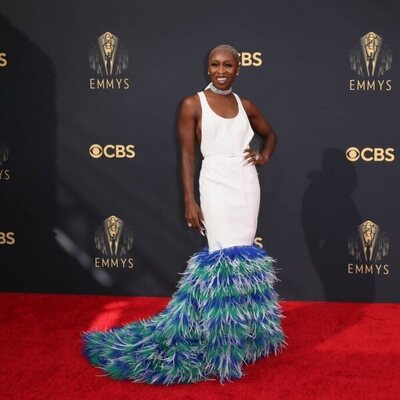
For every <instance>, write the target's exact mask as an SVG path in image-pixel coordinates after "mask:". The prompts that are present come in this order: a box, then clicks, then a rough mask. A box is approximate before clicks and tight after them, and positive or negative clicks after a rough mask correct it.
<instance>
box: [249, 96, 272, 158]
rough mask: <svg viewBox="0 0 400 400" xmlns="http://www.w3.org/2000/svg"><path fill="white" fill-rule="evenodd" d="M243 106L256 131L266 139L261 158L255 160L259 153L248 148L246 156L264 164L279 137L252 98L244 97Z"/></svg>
mask: <svg viewBox="0 0 400 400" xmlns="http://www.w3.org/2000/svg"><path fill="white" fill-rule="evenodd" d="M242 104H243V107H244V109H245V111H246V113H247V116H248V118H249V121H250V124H251V127H252V128H253V129H254V131H255V132H256V133H257V134H258V135H260V136H261V137H262V138H263V139H264V148H263V149H262V151H261V153H260V155H261V158H260V159H259V160H257V161H254V156H255V155H256V154H257V152H256V151H255V150H252V149H248V150H246V152H247V153H248V154H247V155H246V156H245V158H246V159H247V160H248V162H249V163H253V164H259V165H264V164H266V163H267V162H268V161H269V159H270V158H271V156H272V154H273V152H274V150H275V147H276V143H277V138H276V134H275V132H274V130H273V129H272V127H271V125H270V124H269V122H268V121H267V120H266V119H265V118H264V116H263V115H262V113H261V111H260V110H259V109H258V108H257V107H256V105H255V104H254V103H252V102H251V101H250V100H247V99H242Z"/></svg>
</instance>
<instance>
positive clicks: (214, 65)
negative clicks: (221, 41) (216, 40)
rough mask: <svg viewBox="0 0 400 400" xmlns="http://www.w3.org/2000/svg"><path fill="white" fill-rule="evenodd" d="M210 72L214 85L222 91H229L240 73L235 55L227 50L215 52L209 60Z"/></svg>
mask: <svg viewBox="0 0 400 400" xmlns="http://www.w3.org/2000/svg"><path fill="white" fill-rule="evenodd" d="M208 72H209V74H210V80H211V82H212V83H213V85H214V86H215V87H216V88H218V89H221V90H226V89H229V88H230V87H231V86H232V84H233V81H234V80H235V78H236V75H237V73H238V72H239V65H238V62H237V59H236V58H235V56H234V54H232V52H230V51H229V50H226V49H219V50H215V51H214V52H213V53H212V54H211V56H210V58H209V60H208Z"/></svg>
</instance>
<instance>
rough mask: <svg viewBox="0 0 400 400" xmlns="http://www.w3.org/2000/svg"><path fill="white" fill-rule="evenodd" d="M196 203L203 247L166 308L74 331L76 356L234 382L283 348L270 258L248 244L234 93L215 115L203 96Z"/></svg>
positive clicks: (249, 182)
mask: <svg viewBox="0 0 400 400" xmlns="http://www.w3.org/2000/svg"><path fill="white" fill-rule="evenodd" d="M198 96H199V98H200V102H201V108H202V123H201V130H202V139H201V152H202V155H203V157H204V159H203V161H202V167H201V172H200V181H199V188H200V205H201V209H202V212H203V216H204V223H205V227H206V234H207V240H208V248H205V249H203V250H202V251H200V252H198V253H195V254H194V255H193V256H192V257H191V258H190V259H189V261H188V265H187V268H186V270H185V272H184V273H183V276H182V278H181V280H180V281H179V283H178V285H177V290H176V291H175V293H174V294H173V295H172V298H171V300H170V302H169V303H168V305H167V306H166V308H165V309H164V310H163V311H161V312H160V313H159V314H157V315H155V316H153V317H150V318H148V319H145V320H140V321H136V322H132V323H130V324H127V325H125V326H123V327H117V328H114V329H111V330H108V331H105V332H101V331H93V332H86V333H83V335H82V337H83V341H84V354H85V355H86V357H87V358H88V359H89V361H90V362H91V363H92V364H94V365H95V366H97V367H99V368H101V369H103V370H104V371H105V372H106V374H108V375H109V376H111V377H112V378H115V379H129V380H133V381H137V382H147V383H151V384H166V385H169V384H173V383H184V382H197V381H200V380H206V379H213V378H217V379H219V380H220V381H221V382H224V381H226V380H232V379H237V378H240V377H241V376H242V375H243V370H242V368H243V365H244V364H248V363H253V362H255V361H256V360H257V359H259V358H260V357H264V356H268V355H269V354H271V353H274V354H277V353H278V351H280V350H282V349H283V348H284V347H285V346H286V341H285V335H284V333H283V331H282V327H281V320H282V318H283V315H282V312H281V307H280V305H279V302H278V294H277V293H276V291H275V290H274V288H273V285H274V284H275V282H276V281H277V278H276V273H275V270H274V267H273V261H274V260H273V259H272V258H271V257H269V256H268V255H267V254H266V252H265V251H264V250H263V249H261V248H259V247H257V246H255V245H254V244H253V241H254V237H255V233H256V228H257V216H258V210H259V202H260V188H259V182H258V176H257V171H256V168H255V166H253V165H246V164H245V163H244V159H243V156H244V153H243V151H244V150H245V149H246V148H248V147H249V143H250V140H251V138H252V137H253V135H254V132H253V130H252V128H251V126H250V122H249V120H248V118H247V115H246V112H245V110H244V108H243V105H242V103H241V100H240V98H239V97H238V96H237V95H236V94H234V96H235V99H236V101H237V104H238V113H237V115H236V116H235V117H233V118H223V117H221V116H219V115H217V114H216V113H214V111H213V110H212V109H211V107H210V106H209V104H208V102H207V99H206V97H205V95H204V92H199V93H198Z"/></svg>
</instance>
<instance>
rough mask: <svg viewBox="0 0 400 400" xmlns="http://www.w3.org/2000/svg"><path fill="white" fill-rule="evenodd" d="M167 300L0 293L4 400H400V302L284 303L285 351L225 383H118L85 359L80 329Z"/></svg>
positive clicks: (131, 316)
mask: <svg viewBox="0 0 400 400" xmlns="http://www.w3.org/2000/svg"><path fill="white" fill-rule="evenodd" d="M167 301H168V299H165V298H137V297H136V298H128V297H106V296H75V295H43V294H16V293H2V294H0V340H1V353H0V398H1V399H7V400H13V399H18V400H31V399H32V400H36V399H40V400H44V399H45V400H59V399H68V400H75V399H76V400H87V399H95V400H119V399H121V400H122V399H123V400H129V399H140V400H158V399H159V400H179V399H185V400H197V399H198V400H213V399H218V400H225V399H226V400H235V399H240V400H243V399H269V400H275V399H284V400H292V399H295V400H298V399H302V400H303V399H304V400H313V399H317V400H325V399H335V400H344V399H352V400H353V399H356V400H358V399H362V400H365V399H374V400H375V399H384V400H395V399H400V340H399V336H400V304H369V303H322V302H289V301H286V302H282V305H283V308H284V313H285V315H286V319H285V320H284V330H285V332H286V334H287V336H288V339H287V340H288V343H289V346H288V348H287V349H286V350H284V352H283V353H281V354H279V355H278V356H272V357H270V358H268V359H263V360H261V361H258V362H257V363H256V364H254V365H251V366H248V367H246V373H247V374H246V376H245V377H244V378H243V379H241V380H239V381H235V382H232V383H227V384H225V385H221V384H220V383H219V382H217V381H209V382H201V383H197V384H187V385H175V386H169V387H161V386H157V387H155V386H149V385H146V384H137V383H131V382H117V381H113V380H111V379H109V378H106V377H100V376H99V375H101V370H99V369H96V368H94V367H92V366H91V365H90V364H89V363H88V362H87V361H86V360H85V359H84V358H83V357H82V356H81V353H80V351H81V342H80V337H79V332H80V331H83V330H90V329H94V328H97V329H100V328H107V327H110V326H114V325H121V324H123V323H126V322H129V321H131V320H135V319H138V318H143V317H146V316H149V315H151V314H153V313H155V312H157V311H159V310H161V309H162V308H163V307H164V306H165V304H166V303H167Z"/></svg>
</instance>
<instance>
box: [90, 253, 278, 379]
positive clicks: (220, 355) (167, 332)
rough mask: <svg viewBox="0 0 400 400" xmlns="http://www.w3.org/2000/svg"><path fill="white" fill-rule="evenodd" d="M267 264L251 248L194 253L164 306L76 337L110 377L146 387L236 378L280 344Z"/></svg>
mask: <svg viewBox="0 0 400 400" xmlns="http://www.w3.org/2000/svg"><path fill="white" fill-rule="evenodd" d="M273 261H274V260H273V259H272V258H271V257H269V256H268V255H267V254H266V253H265V251H264V250H262V249H260V248H258V247H256V246H235V247H230V248H224V249H221V250H217V251H213V252H208V250H206V249H204V250H202V251H200V252H198V253H195V254H194V255H193V256H192V257H191V258H190V260H189V261H188V266H187V269H186V271H185V272H184V273H183V276H182V278H181V280H180V281H179V283H178V286H177V290H176V292H175V293H174V294H173V296H172V299H171V300H170V302H169V303H168V305H167V306H166V308H165V309H164V310H163V311H162V312H160V313H159V314H157V315H155V316H153V317H150V318H148V319H145V320H140V321H136V322H133V323H129V324H127V325H125V326H123V327H119V328H114V329H111V330H108V331H105V332H101V331H94V332H86V333H83V341H84V354H85V355H86V357H87V358H88V359H89V361H90V362H91V363H92V364H94V365H95V366H97V367H99V368H101V369H103V370H104V371H105V372H106V374H107V375H109V376H110V377H112V378H114V379H129V380H133V381H137V382H147V383H151V384H165V385H169V384H174V383H184V382H186V383H187V382H197V381H200V380H206V379H214V378H217V379H219V380H220V381H221V382H224V381H227V380H233V379H237V378H240V377H241V376H242V375H243V370H242V368H243V365H244V364H249V363H253V362H255V361H256V360H257V359H259V358H260V357H264V356H268V355H270V354H272V353H274V354H277V353H278V351H280V350H282V349H283V348H284V347H285V346H286V341H285V335H284V333H283V331H282V327H281V320H282V318H284V317H283V315H282V312H281V307H280V305H279V303H278V295H277V293H276V292H275V290H274V289H273V285H274V284H275V282H276V281H277V277H276V273H275V270H274V267H273Z"/></svg>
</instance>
